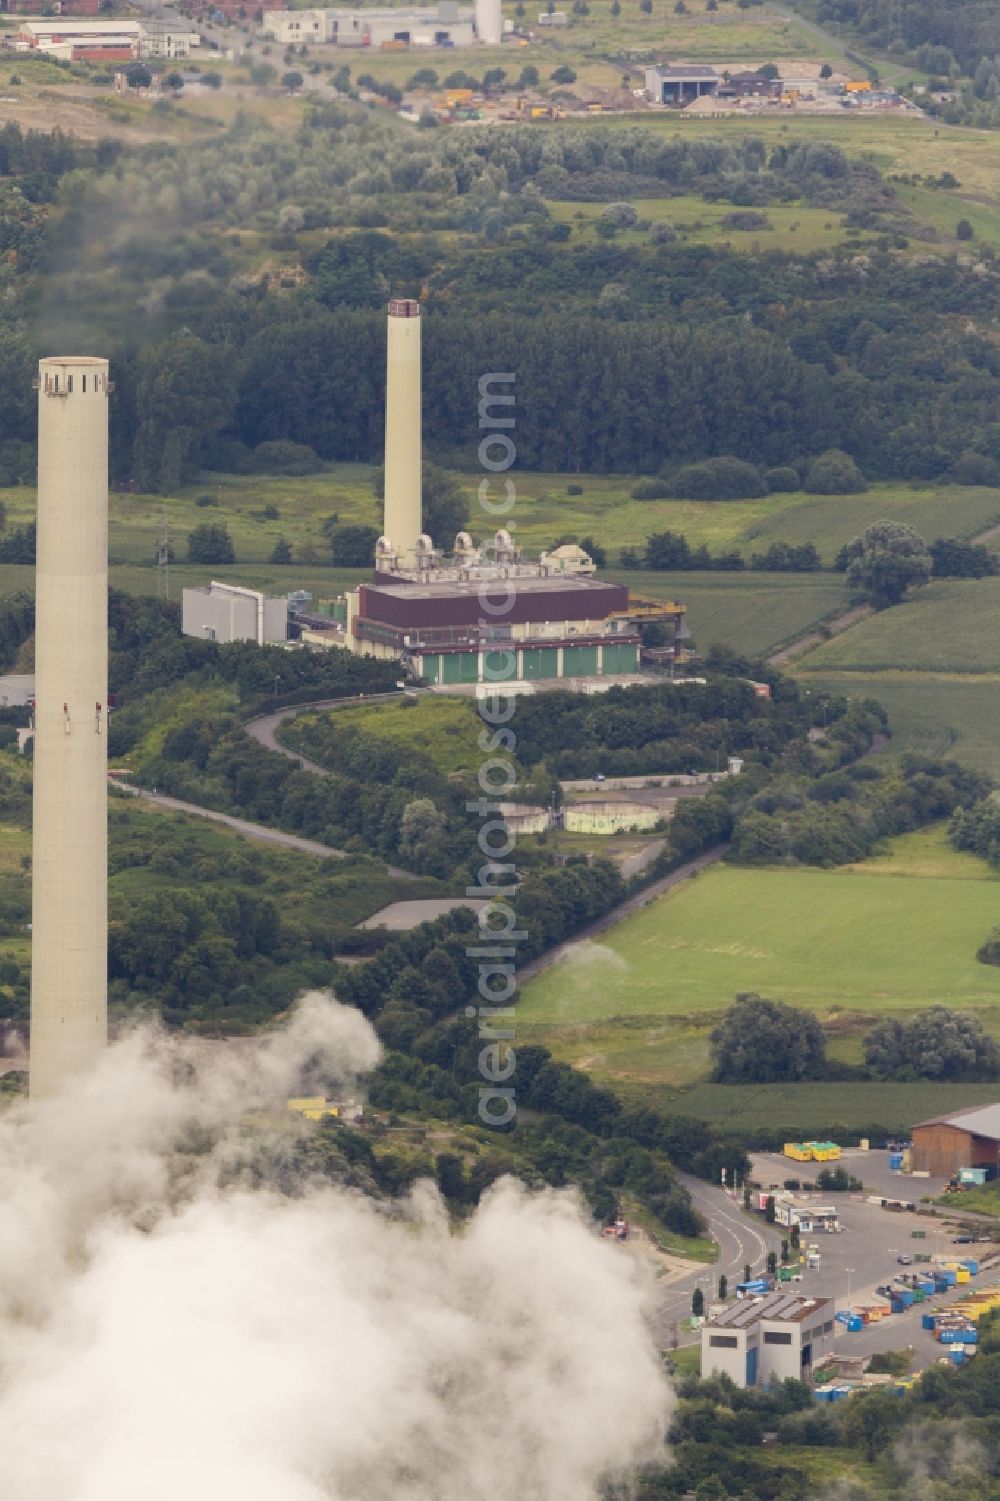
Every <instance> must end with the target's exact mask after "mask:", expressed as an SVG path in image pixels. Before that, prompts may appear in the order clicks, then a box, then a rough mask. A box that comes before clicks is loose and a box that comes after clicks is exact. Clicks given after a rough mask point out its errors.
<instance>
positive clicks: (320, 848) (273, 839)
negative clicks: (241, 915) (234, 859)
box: [125, 787, 420, 881]
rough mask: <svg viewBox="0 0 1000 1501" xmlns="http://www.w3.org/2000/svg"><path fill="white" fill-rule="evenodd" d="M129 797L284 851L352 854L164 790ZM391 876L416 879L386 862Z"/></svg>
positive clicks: (330, 856) (333, 856) (325, 856)
mask: <svg viewBox="0 0 1000 1501" xmlns="http://www.w3.org/2000/svg"><path fill="white" fill-rule="evenodd" d="M125 790H126V791H128V792H130V793H131V794H132V796H133V797H140V798H142V800H143V801H144V802H147V803H155V804H156V806H157V807H158V808H167V809H168V810H169V811H170V812H172V813H190V814H192V815H193V816H194V817H195V818H207V819H208V821H209V823H222V824H225V825H226V827H227V828H229V829H235V831H236V833H237V834H243V835H244V836H245V837H246V838H247V839H256V840H257V841H259V843H261V844H277V845H279V846H280V847H281V848H282V849H286V850H301V852H302V853H303V854H304V855H316V856H318V858H319V859H321V860H350V859H353V858H354V857H353V856H352V855H351V854H350V852H349V851H348V850H338V849H334V848H333V846H332V845H330V844H320V842H319V841H318V840H317V839H303V838H302V837H301V836H300V835H298V834H285V833H283V832H282V830H281V829H269V828H268V827H267V825H266V824H262V823H251V822H250V820H249V819H246V818H234V817H233V815H232V814H231V813H217V812H216V811H215V809H214V808H203V807H202V806H201V804H200V803H186V802H184V801H182V799H181V798H179V797H168V796H167V795H166V793H164V792H155V791H151V790H150V789H149V788H148V787H129V788H126V789H125ZM386 869H387V870H388V872H389V874H390V875H391V876H398V877H399V878H400V879H401V880H404V881H416V880H419V879H420V878H419V877H418V876H415V875H414V874H413V872H412V871H411V870H400V869H399V867H398V866H395V865H387V866H386Z"/></svg>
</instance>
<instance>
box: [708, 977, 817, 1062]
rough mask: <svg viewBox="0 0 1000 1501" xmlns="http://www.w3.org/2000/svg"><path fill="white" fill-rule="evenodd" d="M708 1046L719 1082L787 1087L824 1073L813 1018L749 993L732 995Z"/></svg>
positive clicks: (793, 1008)
mask: <svg viewBox="0 0 1000 1501" xmlns="http://www.w3.org/2000/svg"><path fill="white" fill-rule="evenodd" d="M709 1046H710V1048H711V1053H712V1078H713V1079H714V1081H715V1082H716V1083H717V1084H770V1083H777V1082H779V1081H780V1082H781V1083H785V1084H787V1083H792V1082H794V1081H796V1080H801V1079H821V1078H822V1077H823V1076H824V1074H825V1072H826V1038H825V1037H824V1035H823V1029H822V1027H821V1026H820V1024H819V1022H818V1021H817V1020H816V1018H815V1016H813V1015H812V1013H811V1012H809V1011H800V1010H798V1009H797V1008H796V1007H794V1006H786V1005H785V1004H784V1002H783V1001H769V1000H765V999H764V997H763V996H759V995H755V994H753V993H752V992H745V993H744V994H742V995H738V996H737V997H736V1001H735V1003H734V1004H733V1005H732V1006H730V1008H729V1010H728V1011H727V1012H726V1013H725V1015H724V1016H723V1018H722V1021H721V1023H720V1024H719V1026H718V1027H716V1028H715V1030H714V1031H713V1033H712V1036H711V1039H710V1044H709Z"/></svg>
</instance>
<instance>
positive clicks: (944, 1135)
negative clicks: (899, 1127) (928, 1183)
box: [910, 1105, 1000, 1178]
mask: <svg viewBox="0 0 1000 1501" xmlns="http://www.w3.org/2000/svg"><path fill="white" fill-rule="evenodd" d="M910 1166H911V1169H912V1170H913V1171H914V1172H918V1173H920V1172H923V1173H930V1174H931V1175H932V1176H933V1177H942V1178H950V1177H953V1176H955V1175H957V1174H958V1173H959V1172H960V1170H961V1169H962V1168H977V1167H979V1168H987V1169H990V1170H992V1174H996V1172H997V1170H998V1168H1000V1105H970V1106H968V1107H967V1108H966V1109H964V1110H954V1111H952V1113H951V1114H950V1115H935V1116H932V1117H931V1119H930V1120H926V1121H921V1122H920V1123H919V1125H916V1126H914V1128H913V1145H912V1147H911V1149H910ZM992 1174H991V1175H992Z"/></svg>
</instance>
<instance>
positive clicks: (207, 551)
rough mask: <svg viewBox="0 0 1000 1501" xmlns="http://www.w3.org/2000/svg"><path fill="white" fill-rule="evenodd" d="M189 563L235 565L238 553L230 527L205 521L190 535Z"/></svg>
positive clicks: (188, 546)
mask: <svg viewBox="0 0 1000 1501" xmlns="http://www.w3.org/2000/svg"><path fill="white" fill-rule="evenodd" d="M187 557H188V562H189V563H235V562H236V552H235V550H234V548H233V539H232V537H230V535H229V529H228V527H225V526H221V525H220V524H218V523H212V522H208V521H203V522H202V523H201V525H200V526H196V527H195V528H194V531H192V532H190V533H189V535H188V545H187Z"/></svg>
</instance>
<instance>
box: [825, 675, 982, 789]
mask: <svg viewBox="0 0 1000 1501" xmlns="http://www.w3.org/2000/svg"><path fill="white" fill-rule="evenodd" d="M811 660H812V659H811V658H809V657H807V658H805V659H804V661H806V662H809V661H811ZM802 681H803V682H805V683H808V684H809V685H810V686H811V687H813V688H819V689H823V690H826V691H829V692H831V693H845V694H847V695H848V697H850V696H852V695H853V696H861V697H864V698H875V699H878V701H879V703H880V704H883V705H884V706H885V708H886V709H887V710H888V712H889V724H890V726H891V728H892V739H891V741H890V743H889V745H888V746H887V747H886V749H885V751H884V752H883V754H885V755H893V756H898V755H901V754H902V753H903V752H904V751H914V752H916V753H917V754H919V755H924V756H950V757H952V758H953V759H954V760H956V761H960V762H961V763H962V765H963V766H971V767H972V768H973V769H974V770H976V771H980V772H982V773H983V775H984V776H988V777H989V778H990V779H991V780H992V781H993V782H995V783H998V784H1000V676H997V675H983V676H972V675H969V674H963V675H961V676H959V675H955V674H952V675H945V674H942V673H922V672H863V673H862V672H823V673H815V674H813V673H811V672H810V673H808V674H805V675H803V677H802Z"/></svg>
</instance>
